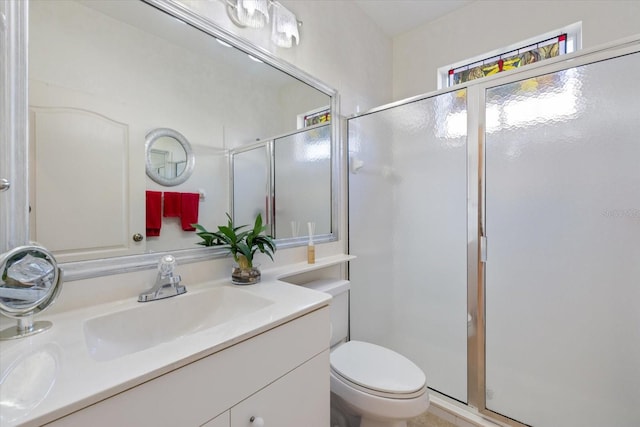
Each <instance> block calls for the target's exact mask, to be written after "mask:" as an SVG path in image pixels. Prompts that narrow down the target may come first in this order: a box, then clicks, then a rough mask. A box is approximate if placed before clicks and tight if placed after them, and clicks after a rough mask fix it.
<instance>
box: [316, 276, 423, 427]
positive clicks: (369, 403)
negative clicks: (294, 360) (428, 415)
mask: <svg viewBox="0 0 640 427" xmlns="http://www.w3.org/2000/svg"><path fill="white" fill-rule="evenodd" d="M305 286H308V287H310V288H313V289H316V290H318V291H322V292H326V293H329V294H331V295H332V296H333V301H332V303H331V314H330V317H331V331H332V332H331V354H330V360H331V369H330V385H331V427H406V426H407V420H408V419H409V418H413V417H416V416H418V415H420V414H422V413H423V412H425V411H426V410H427V408H428V407H429V394H428V393H427V384H426V377H425V374H424V372H423V371H422V370H421V369H420V368H419V367H418V366H416V365H415V364H414V363H413V362H411V361H410V360H409V359H407V358H406V357H404V356H402V355H401V354H398V353H396V352H395V351H392V350H390V349H388V348H385V347H382V346H379V345H376V344H372V343H368V342H363V341H356V340H352V341H346V339H347V334H348V326H347V325H348V290H349V287H350V284H349V282H348V281H346V280H319V281H316V282H312V283H309V284H306V285H305ZM345 341H346V342H345Z"/></svg>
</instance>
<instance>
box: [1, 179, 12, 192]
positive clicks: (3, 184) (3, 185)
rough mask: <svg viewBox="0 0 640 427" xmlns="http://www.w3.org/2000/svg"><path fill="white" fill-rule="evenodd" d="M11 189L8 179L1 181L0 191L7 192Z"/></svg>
mask: <svg viewBox="0 0 640 427" xmlns="http://www.w3.org/2000/svg"><path fill="white" fill-rule="evenodd" d="M9 187H11V183H10V182H9V180H8V179H4V178H2V179H0V191H7V190H8V189H9Z"/></svg>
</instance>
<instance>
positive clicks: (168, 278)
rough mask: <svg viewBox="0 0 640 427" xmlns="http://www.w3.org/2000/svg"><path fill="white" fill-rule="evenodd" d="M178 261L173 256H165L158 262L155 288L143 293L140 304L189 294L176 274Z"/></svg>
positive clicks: (139, 298) (139, 299)
mask: <svg viewBox="0 0 640 427" xmlns="http://www.w3.org/2000/svg"><path fill="white" fill-rule="evenodd" d="M176 265H177V264H176V259H175V258H174V257H173V255H165V256H163V257H162V258H160V262H158V276H157V277H156V284H155V285H153V288H151V289H149V290H148V291H145V292H143V293H141V294H140V295H139V296H138V302H147V301H155V300H159V299H163V298H169V297H175V296H176V295H181V294H184V293H185V292H187V288H185V287H184V285H181V284H180V280H181V279H180V275H179V274H174V269H175V267H176Z"/></svg>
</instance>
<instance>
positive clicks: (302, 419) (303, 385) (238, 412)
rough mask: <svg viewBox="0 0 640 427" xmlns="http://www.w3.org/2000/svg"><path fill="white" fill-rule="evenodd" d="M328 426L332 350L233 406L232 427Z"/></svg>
mask: <svg viewBox="0 0 640 427" xmlns="http://www.w3.org/2000/svg"><path fill="white" fill-rule="evenodd" d="M252 417H254V420H257V419H259V418H261V419H262V421H263V422H264V427H299V426H305V427H327V426H328V425H329V422H330V420H329V351H328V350H326V351H325V352H323V353H322V354H319V355H318V356H316V357H314V358H313V359H311V360H310V361H308V362H307V363H305V364H304V365H302V366H300V367H298V368H297V369H294V370H293V371H291V372H289V373H288V374H287V375H285V376H284V377H282V378H280V379H279V380H277V381H275V382H273V383H272V384H270V385H268V386H267V387H265V388H263V389H262V390H260V391H259V392H257V393H256V394H254V395H253V396H251V397H249V398H248V399H246V400H243V401H242V402H240V403H239V404H238V405H236V406H234V407H233V408H231V427H255V426H256V423H254V422H252V421H251V419H252Z"/></svg>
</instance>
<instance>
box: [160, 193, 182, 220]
mask: <svg viewBox="0 0 640 427" xmlns="http://www.w3.org/2000/svg"><path fill="white" fill-rule="evenodd" d="M181 204H182V201H181V193H168V192H165V193H164V216H166V217H170V216H180V212H181Z"/></svg>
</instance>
